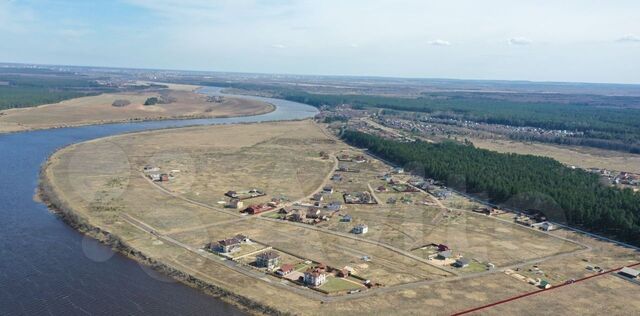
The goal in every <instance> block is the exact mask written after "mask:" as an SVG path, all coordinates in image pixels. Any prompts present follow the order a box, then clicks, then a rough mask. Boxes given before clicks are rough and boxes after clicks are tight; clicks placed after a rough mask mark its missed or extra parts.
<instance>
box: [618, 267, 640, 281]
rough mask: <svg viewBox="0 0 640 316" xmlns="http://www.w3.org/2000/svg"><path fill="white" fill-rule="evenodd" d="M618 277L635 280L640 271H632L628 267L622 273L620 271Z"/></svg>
mask: <svg viewBox="0 0 640 316" xmlns="http://www.w3.org/2000/svg"><path fill="white" fill-rule="evenodd" d="M618 275H620V276H623V277H625V278H628V279H635V278H637V277H638V276H639V275H640V271H638V270H636V269H631V268H628V267H624V268H622V269H621V270H620V271H618Z"/></svg>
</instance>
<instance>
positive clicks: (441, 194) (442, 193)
mask: <svg viewBox="0 0 640 316" xmlns="http://www.w3.org/2000/svg"><path fill="white" fill-rule="evenodd" d="M433 195H435V196H436V197H437V198H438V199H441V200H444V199H446V198H448V197H450V196H451V191H449V190H440V191H436V192H435V193H434V194H433Z"/></svg>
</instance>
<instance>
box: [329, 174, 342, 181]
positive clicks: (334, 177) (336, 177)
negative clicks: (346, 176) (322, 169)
mask: <svg viewBox="0 0 640 316" xmlns="http://www.w3.org/2000/svg"><path fill="white" fill-rule="evenodd" d="M331 180H332V181H342V175H340V174H339V173H335V174H334V175H333V176H331Z"/></svg>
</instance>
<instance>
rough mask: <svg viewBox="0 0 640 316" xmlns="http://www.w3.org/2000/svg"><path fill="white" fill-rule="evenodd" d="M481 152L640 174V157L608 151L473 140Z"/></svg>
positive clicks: (493, 140) (499, 140) (498, 140)
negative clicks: (539, 158)
mask: <svg viewBox="0 0 640 316" xmlns="http://www.w3.org/2000/svg"><path fill="white" fill-rule="evenodd" d="M470 140H471V141H472V142H473V144H474V145H475V146H476V147H478V148H484V149H489V150H493V151H497V152H502V153H506V152H508V153H516V154H524V155H536V156H546V157H551V158H553V159H556V160H558V161H560V162H562V163H564V164H567V165H573V166H577V167H581V168H605V169H609V170H618V171H627V172H634V173H640V155H634V154H630V153H624V152H620V151H612V150H605V149H597V148H589V147H579V146H558V145H553V144H543V143H535V142H533V143H523V142H517V141H511V140H502V139H492V140H490V139H477V138H473V139H470Z"/></svg>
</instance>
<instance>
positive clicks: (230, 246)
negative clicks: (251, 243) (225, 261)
mask: <svg viewBox="0 0 640 316" xmlns="http://www.w3.org/2000/svg"><path fill="white" fill-rule="evenodd" d="M240 244H241V242H240V241H239V240H237V239H235V238H228V239H223V240H220V241H218V247H217V248H218V249H217V250H218V251H219V252H222V253H231V252H235V251H238V250H240Z"/></svg>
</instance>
